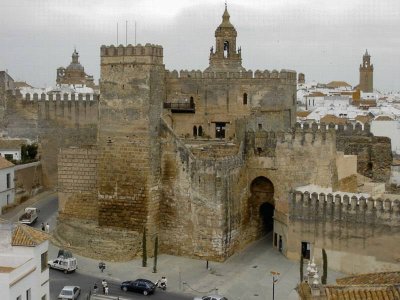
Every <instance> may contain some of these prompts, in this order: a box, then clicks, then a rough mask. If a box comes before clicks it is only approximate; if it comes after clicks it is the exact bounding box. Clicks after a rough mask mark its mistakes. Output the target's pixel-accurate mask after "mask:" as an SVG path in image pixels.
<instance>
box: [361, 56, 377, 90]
mask: <svg viewBox="0 0 400 300" xmlns="http://www.w3.org/2000/svg"><path fill="white" fill-rule="evenodd" d="M373 76H374V65H371V55H369V53H368V51H367V50H365V54H364V55H363V62H362V65H360V85H359V88H360V90H361V91H363V92H365V93H372V92H373V91H374V82H373Z"/></svg>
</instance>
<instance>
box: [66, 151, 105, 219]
mask: <svg viewBox="0 0 400 300" xmlns="http://www.w3.org/2000/svg"><path fill="white" fill-rule="evenodd" d="M97 155H98V149H97V148H96V147H88V148H64V149H62V150H61V151H60V153H59V156H58V182H59V185H58V188H59V192H58V199H59V219H61V220H62V219H65V218H67V219H69V218H76V219H83V220H97V217H98V205H97V197H96V196H97V195H96V194H97V192H96V178H97Z"/></svg>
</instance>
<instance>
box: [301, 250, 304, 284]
mask: <svg viewBox="0 0 400 300" xmlns="http://www.w3.org/2000/svg"><path fill="white" fill-rule="evenodd" d="M303 268H304V258H303V254H302V253H301V254H300V283H301V282H303V278H304V272H303Z"/></svg>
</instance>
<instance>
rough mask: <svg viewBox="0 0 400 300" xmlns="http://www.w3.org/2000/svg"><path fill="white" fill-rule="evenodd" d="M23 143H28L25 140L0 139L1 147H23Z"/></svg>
mask: <svg viewBox="0 0 400 300" xmlns="http://www.w3.org/2000/svg"><path fill="white" fill-rule="evenodd" d="M23 144H26V141H25V140H7V139H0V149H21V146H22V145H23Z"/></svg>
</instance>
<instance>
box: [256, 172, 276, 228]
mask: <svg viewBox="0 0 400 300" xmlns="http://www.w3.org/2000/svg"><path fill="white" fill-rule="evenodd" d="M250 192H251V198H250V204H251V210H252V212H253V213H252V218H254V219H255V220H254V221H256V222H255V223H256V226H257V235H258V236H262V235H265V234H267V233H269V232H271V231H272V230H273V225H274V220H273V217H274V210H275V201H274V185H273V183H272V182H271V180H269V179H268V178H266V177H264V176H259V177H257V178H255V179H254V180H253V181H252V182H251V185H250Z"/></svg>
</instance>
